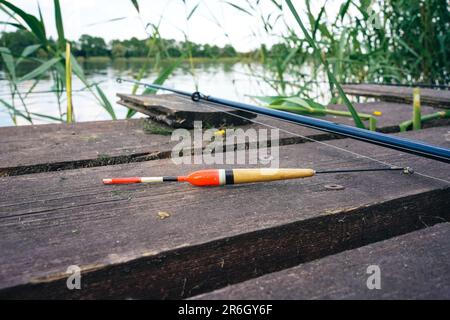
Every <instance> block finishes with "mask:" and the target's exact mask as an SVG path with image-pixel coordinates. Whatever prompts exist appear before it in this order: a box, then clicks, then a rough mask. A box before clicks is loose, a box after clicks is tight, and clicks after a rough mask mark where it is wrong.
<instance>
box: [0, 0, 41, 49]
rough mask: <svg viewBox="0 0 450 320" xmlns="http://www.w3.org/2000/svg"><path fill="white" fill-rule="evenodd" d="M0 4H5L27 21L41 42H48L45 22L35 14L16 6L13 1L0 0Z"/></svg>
mask: <svg viewBox="0 0 450 320" xmlns="http://www.w3.org/2000/svg"><path fill="white" fill-rule="evenodd" d="M0 4H2V5H4V6H5V7H7V8H8V9H10V10H11V11H13V12H14V13H15V14H17V15H18V16H19V17H20V18H22V19H23V21H25V23H26V25H27V26H28V27H29V28H30V30H31V31H32V33H33V35H34V36H35V37H36V38H37V39H38V40H39V41H40V42H41V43H45V44H47V36H46V33H45V26H44V24H43V23H42V22H41V21H39V20H38V19H37V18H36V17H35V16H33V15H31V14H28V13H26V12H25V11H23V10H22V9H20V8H18V7H16V6H15V5H13V4H12V3H10V2H9V1H6V0H0Z"/></svg>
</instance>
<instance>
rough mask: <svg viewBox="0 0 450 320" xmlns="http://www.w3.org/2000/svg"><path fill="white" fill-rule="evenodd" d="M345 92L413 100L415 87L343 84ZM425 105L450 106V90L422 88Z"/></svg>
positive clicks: (407, 100)
mask: <svg viewBox="0 0 450 320" xmlns="http://www.w3.org/2000/svg"><path fill="white" fill-rule="evenodd" d="M342 88H343V89H344V91H345V93H347V94H349V95H354V96H362V97H373V98H377V99H380V100H382V101H395V102H403V103H404V102H406V103H412V102H413V88H412V87H401V86H385V85H373V84H347V85H344V86H342ZM420 100H421V102H422V104H423V105H430V106H435V107H440V108H450V90H435V89H427V88H420Z"/></svg>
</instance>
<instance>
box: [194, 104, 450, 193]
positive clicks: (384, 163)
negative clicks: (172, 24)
mask: <svg viewBox="0 0 450 320" xmlns="http://www.w3.org/2000/svg"><path fill="white" fill-rule="evenodd" d="M185 98H186V97H185ZM211 104H215V103H214V102H209V103H204V105H205V106H208V107H210V108H212V109H214V110H216V111H220V112H223V113H226V114H228V115H232V116H235V117H238V118H242V119H244V120H247V121H251V122H254V123H257V124H260V125H263V126H266V127H269V128H272V129H277V130H280V131H282V132H285V133H288V134H292V135H294V136H297V137H300V138H303V139H306V140H309V141H311V142H315V143H319V144H321V145H324V146H326V147H329V148H334V149H336V150H339V151H342V152H346V153H348V154H351V155H353V156H355V157H356V158H365V159H368V160H370V161H373V162H376V163H379V164H381V165H383V166H387V167H389V168H394V167H398V166H397V165H394V164H391V163H389V162H386V161H382V160H378V159H375V158H373V157H369V156H367V155H363V154H360V153H357V152H354V151H350V150H348V149H344V148H341V147H338V146H335V145H332V144H328V143H326V142H323V141H319V140H315V139H313V138H311V137H307V136H303V135H301V134H298V133H294V132H292V131H289V130H286V129H281V128H278V127H276V126H273V125H270V124H267V123H263V122H260V121H257V120H254V119H248V118H246V117H244V116H241V115H238V114H234V113H231V112H228V111H225V110H222V109H219V108H215V107H213V106H211ZM285 121H286V122H289V123H294V124H297V123H295V122H292V121H288V120H285ZM336 171H338V170H336ZM339 171H341V170H339ZM380 171H382V170H380ZM414 174H416V175H419V176H422V177H425V178H429V179H434V180H437V181H440V182H445V183H446V184H450V181H448V180H445V179H441V178H438V177H434V176H430V175H427V174H424V173H420V172H417V171H414Z"/></svg>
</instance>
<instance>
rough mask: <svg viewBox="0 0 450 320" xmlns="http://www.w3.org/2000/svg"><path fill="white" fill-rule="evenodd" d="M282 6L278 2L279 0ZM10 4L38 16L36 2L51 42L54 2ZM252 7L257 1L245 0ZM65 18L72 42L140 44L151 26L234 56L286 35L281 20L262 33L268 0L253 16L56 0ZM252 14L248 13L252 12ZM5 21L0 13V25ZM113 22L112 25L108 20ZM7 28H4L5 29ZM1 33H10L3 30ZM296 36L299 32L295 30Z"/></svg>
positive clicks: (156, 3)
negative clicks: (96, 39) (92, 39)
mask: <svg viewBox="0 0 450 320" xmlns="http://www.w3.org/2000/svg"><path fill="white" fill-rule="evenodd" d="M278 1H279V2H281V0H278ZM11 2H12V3H13V4H14V5H16V6H18V7H20V8H21V9H22V10H24V11H26V12H29V13H32V14H37V13H38V9H37V8H38V6H37V4H38V3H39V5H40V7H41V10H42V14H43V17H44V20H45V22H46V28H47V34H48V35H49V36H52V37H54V38H56V34H57V33H56V27H55V23H54V21H55V20H54V13H53V0H12V1H11ZM228 2H233V3H235V4H238V5H240V6H242V7H243V8H245V9H248V10H252V9H250V7H249V6H248V4H247V1H243V0H240V1H237V0H234V1H233V0H230V1H228ZM250 2H251V3H255V2H256V1H253V0H250ZM311 2H312V7H313V11H314V10H315V11H318V10H319V9H320V7H321V6H322V4H323V3H324V1H321V0H315V1H311ZM60 3H61V8H62V14H63V19H64V28H65V33H66V38H67V39H70V40H77V39H78V38H79V37H80V36H81V35H82V34H90V35H94V36H100V37H103V38H104V39H105V40H106V41H107V42H109V41H110V40H112V39H120V40H123V39H129V38H131V37H137V38H139V39H143V38H145V37H146V36H147V32H151V31H152V29H151V27H147V29H146V26H147V25H148V24H149V23H150V24H154V25H156V24H158V23H160V33H161V35H162V36H163V37H164V38H170V39H176V40H184V37H185V35H184V34H187V36H188V38H189V40H191V41H194V42H197V43H210V44H217V45H219V46H223V45H225V44H228V43H229V44H232V45H233V46H234V47H235V48H236V49H237V50H238V51H248V50H251V49H254V48H257V47H259V46H260V44H261V43H265V44H267V45H271V44H273V43H276V39H277V37H276V35H277V34H281V33H282V32H284V31H285V30H286V28H285V26H284V23H283V22H282V20H281V19H279V20H278V23H277V26H278V27H277V28H275V30H274V34H275V36H268V35H267V33H266V32H265V31H264V29H263V25H262V22H261V18H260V15H263V16H265V17H267V16H268V15H269V14H270V13H272V19H273V20H274V19H275V14H276V13H277V12H279V11H277V8H276V6H275V5H274V4H273V3H272V2H271V1H270V0H261V1H260V3H259V5H258V6H257V7H256V8H255V11H256V12H257V13H256V14H255V13H254V14H253V15H252V16H250V15H249V14H247V13H245V12H243V11H240V10H238V9H236V8H234V7H233V6H231V5H230V4H229V3H227V1H225V0H186V1H185V3H184V1H183V0H166V1H164V0H140V1H139V5H140V14H138V12H137V11H136V9H135V8H134V7H133V5H132V4H131V1H130V0H76V1H74V0H60ZM293 3H294V5H295V6H296V8H297V10H298V11H299V12H300V13H302V12H303V11H304V10H305V5H304V1H303V0H297V1H295V0H293ZM341 3H342V1H337V0H331V1H328V2H327V12H328V13H329V14H330V15H332V14H335V13H336V12H338V10H339V6H340V4H341ZM197 4H198V7H197V9H196V10H195V12H194V13H193V14H192V16H191V18H190V19H189V21H187V20H186V17H187V16H188V15H189V13H190V12H191V10H192V9H193V8H194V7H196V6H197ZM255 11H253V12H255ZM283 15H284V18H285V21H286V23H287V24H288V25H291V26H294V28H297V26H296V24H295V22H294V20H293V18H292V15H291V13H290V12H288V11H287V7H286V5H284V6H283ZM5 19H6V16H5V14H3V13H0V21H4V20H5ZM112 19H118V20H116V21H110V20H112ZM5 28H6V29H5ZM0 30H9V29H8V27H5V26H2V27H1V29H0ZM299 32H300V31H299Z"/></svg>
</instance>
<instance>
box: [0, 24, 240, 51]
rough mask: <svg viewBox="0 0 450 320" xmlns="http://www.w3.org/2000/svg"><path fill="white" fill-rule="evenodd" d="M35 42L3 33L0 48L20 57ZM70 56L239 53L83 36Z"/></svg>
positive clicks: (21, 33)
mask: <svg viewBox="0 0 450 320" xmlns="http://www.w3.org/2000/svg"><path fill="white" fill-rule="evenodd" d="M38 43H39V42H38V40H37V39H36V38H35V37H34V36H33V35H32V34H31V33H30V32H28V31H25V30H17V31H14V32H3V33H2V34H1V36H0V46H2V47H7V48H9V49H10V50H11V52H13V54H20V53H21V52H22V51H23V49H24V48H26V47H27V46H30V45H33V44H38ZM49 43H50V45H54V46H55V47H56V42H55V41H54V40H53V39H51V38H50V39H49ZM71 43H72V48H73V49H72V50H73V54H74V55H75V56H77V57H111V58H132V57H156V56H157V55H160V56H162V57H163V58H165V57H181V56H182V55H183V54H189V55H190V56H192V57H202V58H225V57H226V58H228V57H237V56H238V55H239V53H238V52H237V51H236V49H235V48H234V47H233V46H232V45H229V44H228V45H225V46H224V47H219V46H217V45H210V44H198V43H194V42H191V41H176V40H173V39H162V38H149V39H144V40H141V39H137V38H136V37H133V38H131V39H127V40H112V41H110V42H109V43H107V42H106V41H105V39H103V38H101V37H95V36H91V35H87V34H84V35H82V36H81V37H80V39H78V41H72V42H71ZM35 56H41V57H45V53H44V52H43V51H37V52H36V53H35Z"/></svg>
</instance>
